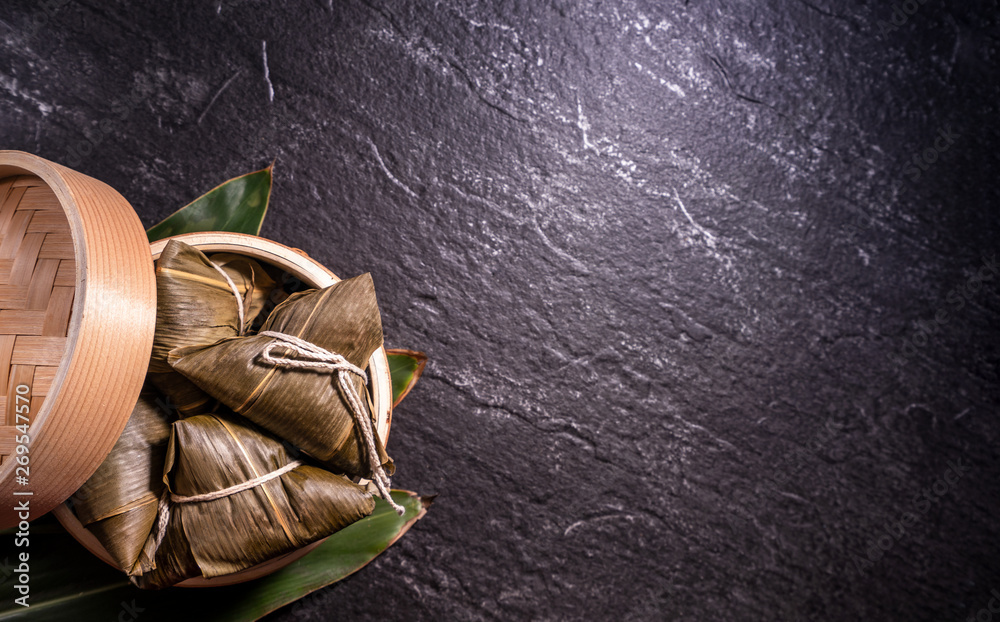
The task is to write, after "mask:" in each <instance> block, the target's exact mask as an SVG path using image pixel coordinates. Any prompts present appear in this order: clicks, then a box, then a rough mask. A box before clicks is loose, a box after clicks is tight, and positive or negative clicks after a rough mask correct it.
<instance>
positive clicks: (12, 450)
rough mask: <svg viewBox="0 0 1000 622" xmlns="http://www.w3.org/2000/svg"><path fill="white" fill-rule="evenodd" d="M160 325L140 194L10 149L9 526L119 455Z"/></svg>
mask: <svg viewBox="0 0 1000 622" xmlns="http://www.w3.org/2000/svg"><path fill="white" fill-rule="evenodd" d="M155 321H156V285H155V280H154V273H153V262H152V258H151V257H150V253H149V244H148V242H147V240H146V236H145V233H144V231H143V227H142V223H140V222H139V218H138V217H137V216H136V214H135V211H134V210H133V209H132V207H131V206H130V205H129V204H128V201H126V200H125V199H124V198H122V196H121V195H120V194H118V193H117V192H115V191H114V190H113V189H111V188H110V187H108V186H107V185H105V184H103V183H101V182H99V181H97V180H95V179H91V178H90V177H87V176H86V175H82V174H80V173H77V172H76V171H73V170H70V169H68V168H65V167H63V166H60V165H58V164H54V163H52V162H49V161H47V160H44V159H42V158H39V157H37V156H33V155H31V154H28V153H23V152H19V151H0V405H2V411H0V499H2V503H0V528H6V527H10V526H13V525H16V524H18V522H19V521H20V520H22V519H24V515H23V513H22V515H21V516H20V517H19V515H18V514H19V512H17V511H15V506H16V505H17V504H20V503H22V502H23V501H27V502H28V506H29V508H30V510H29V512H28V513H27V514H28V515H29V517H30V519H35V518H38V517H39V516H42V515H43V514H45V513H46V512H48V511H49V510H51V509H52V508H54V507H55V506H56V505H58V504H59V503H61V502H62V501H63V500H65V499H66V498H68V497H69V496H70V495H71V494H73V492H75V491H76V490H77V489H78V488H79V487H80V485H81V484H83V482H85V481H86V480H87V478H88V477H90V475H91V474H92V473H93V472H94V471H95V470H96V469H97V467H98V466H99V465H100V464H101V462H102V461H103V460H104V458H105V457H106V456H107V455H108V452H110V451H111V447H112V446H113V445H114V443H115V441H116V440H117V438H118V436H119V435H120V434H121V432H122V429H124V427H125V423H126V422H127V421H128V417H129V414H130V413H131V412H132V407H133V406H134V405H135V401H136V398H137V397H138V395H139V390H140V388H141V387H142V382H143V378H144V376H145V372H146V366H147V363H148V360H149V354H150V351H151V349H152V340H153V328H154V323H155ZM25 423H27V424H28V426H27V428H25V427H23V426H24V424H25ZM19 425H21V426H22V427H20V428H19V427H18V426H19ZM25 432H27V434H25ZM24 436H27V437H28V438H29V439H30V442H28V443H24V442H23V441H25V440H27V439H25V438H24Z"/></svg>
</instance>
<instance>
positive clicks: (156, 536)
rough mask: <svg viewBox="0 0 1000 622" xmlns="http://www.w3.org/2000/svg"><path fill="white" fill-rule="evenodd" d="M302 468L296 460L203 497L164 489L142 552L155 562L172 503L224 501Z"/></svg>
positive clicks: (164, 534)
mask: <svg viewBox="0 0 1000 622" xmlns="http://www.w3.org/2000/svg"><path fill="white" fill-rule="evenodd" d="M300 466H302V462H301V461H299V460H295V461H292V462H289V463H288V464H286V465H285V466H283V467H281V468H280V469H278V470H276V471H271V472H270V473H265V474H264V475H261V476H259V477H255V478H253V479H249V480H247V481H245V482H243V483H240V484H236V485H235V486H230V487H229V488H223V489H222V490H215V491H212V492H206V493H204V494H201V495H192V496H190V497H186V496H184V495H177V494H174V493H172V492H170V489H169V488H164V489H163V494H162V495H160V504H159V507H158V509H157V511H156V531H153V532H150V534H149V537H148V538H147V539H146V544H145V545H144V546H143V548H142V552H143V553H144V554H145V555H146V558H147V559H149V560H150V561H153V559H154V557H153V556H154V555H156V551H157V549H159V548H160V544H161V543H162V542H163V538H164V536H166V535H167V525H168V523H169V522H170V507H171V505H170V504H171V503H200V502H202V501H215V500H216V499H222V498H224V497H228V496H230V495H235V494H236V493H238V492H243V491H244V490H250V489H251V488H256V487H257V486H260V485H261V484H264V483H266V482H269V481H271V480H272V479H275V478H278V477H281V476H282V475H284V474H285V473H288V472H289V471H291V470H293V469H295V468H297V467H300ZM289 535H290V534H289Z"/></svg>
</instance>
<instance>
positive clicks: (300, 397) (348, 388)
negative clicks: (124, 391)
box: [169, 274, 392, 478]
mask: <svg viewBox="0 0 1000 622" xmlns="http://www.w3.org/2000/svg"><path fill="white" fill-rule="evenodd" d="M292 341H297V342H299V343H303V342H304V343H306V344H307V349H306V350H303V349H302V348H300V347H298V346H295V345H294V344H292V343H291V342H292ZM381 345H382V321H381V318H380V316H379V310H378V303H377V301H376V298H375V287H374V284H373V283H372V279H371V275H369V274H363V275H361V276H358V277H355V278H352V279H348V280H344V281H340V282H338V283H335V284H333V285H331V286H329V287H327V288H325V289H321V290H308V291H304V292H299V293H296V294H293V295H292V296H290V297H289V298H288V299H287V300H285V301H284V302H282V303H281V304H280V305H278V306H277V307H275V309H274V311H272V312H271V314H270V316H268V318H267V321H266V322H264V326H263V327H262V329H261V333H260V334H257V335H253V336H250V337H241V338H230V339H225V340H223V341H220V342H218V343H216V344H214V345H208V346H206V345H201V346H192V347H186V348H178V349H176V350H173V351H172V352H171V353H170V355H169V362H170V365H171V366H172V367H173V368H174V369H175V370H177V371H179V372H180V373H182V374H184V375H185V376H186V377H188V378H189V379H190V380H191V381H192V382H194V383H195V384H196V385H198V386H199V387H201V389H203V390H204V391H205V392H206V393H208V394H209V395H211V396H212V397H214V398H216V399H218V400H219V401H221V402H222V403H223V404H225V405H226V406H228V407H229V408H231V409H232V410H233V411H234V412H236V413H238V414H240V415H242V416H244V417H246V418H248V419H250V420H251V421H253V422H254V423H256V424H258V425H260V426H261V427H263V428H265V429H267V430H269V431H270V432H272V433H274V434H276V435H278V436H280V437H282V438H284V439H287V440H288V441H289V442H291V443H292V444H293V445H295V446H296V447H299V448H300V449H302V450H303V451H305V452H306V453H308V454H309V455H311V456H312V457H314V458H316V459H317V460H319V461H320V462H322V463H323V464H324V465H325V466H328V467H329V468H331V469H332V470H335V471H337V472H341V473H345V474H347V475H348V476H351V477H366V478H372V477H373V476H376V475H378V472H379V471H381V470H383V469H384V470H385V471H388V472H389V473H391V472H392V461H391V460H390V459H389V457H388V455H386V453H385V448H384V447H383V443H382V441H381V439H379V437H378V434H377V432H376V431H374V430H373V426H372V419H371V417H372V415H371V408H370V406H369V402H368V399H361V396H365V397H366V398H367V386H366V381H365V377H364V372H363V371H362V370H363V369H364V368H365V367H366V366H367V363H368V358H369V357H370V356H371V355H372V353H373V352H375V350H376V349H378V348H379V347H380V346H381ZM309 347H313V349H314V350H316V351H317V352H319V353H320V355H319V358H317V357H316V355H314V354H311V353H310V352H309V351H308V348H309ZM331 357H332V358H331ZM338 357H342V358H338ZM338 360H339V361H342V363H346V364H347V365H342V364H340V363H335V362H331V361H338ZM324 372H325V373H324ZM331 372H333V373H331ZM341 372H346V373H347V375H349V379H345V377H344V376H345V374H344V373H341ZM366 428H368V429H369V430H371V433H368V432H366ZM369 440H370V441H371V442H370V443H369ZM373 454H374V455H373ZM383 477H384V474H383Z"/></svg>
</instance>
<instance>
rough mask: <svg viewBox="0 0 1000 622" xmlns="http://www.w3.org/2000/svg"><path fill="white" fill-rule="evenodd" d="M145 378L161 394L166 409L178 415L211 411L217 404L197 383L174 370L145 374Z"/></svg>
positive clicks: (192, 414) (183, 415)
mask: <svg viewBox="0 0 1000 622" xmlns="http://www.w3.org/2000/svg"><path fill="white" fill-rule="evenodd" d="M146 380H148V381H149V383H150V384H152V385H153V386H154V387H156V388H157V389H158V390H159V391H160V393H162V394H163V396H164V404H165V406H166V407H167V409H171V410H173V411H175V412H176V413H177V415H178V416H179V417H192V416H194V415H202V414H205V413H208V412H211V411H212V410H213V409H214V408H215V406H216V405H217V404H218V401H217V400H215V399H213V398H212V396H210V395H209V394H208V393H205V392H204V391H202V390H201V389H199V388H198V385H196V384H194V383H193V382H191V381H190V380H188V379H187V378H185V377H184V376H183V375H181V374H179V373H177V372H175V371H171V372H166V373H162V374H161V373H150V374H147V375H146Z"/></svg>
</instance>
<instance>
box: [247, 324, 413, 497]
mask: <svg viewBox="0 0 1000 622" xmlns="http://www.w3.org/2000/svg"><path fill="white" fill-rule="evenodd" d="M259 335H260V336H262V337H271V338H273V339H274V341H272V342H271V343H269V344H268V345H267V346H266V347H265V348H264V351H263V352H262V354H261V356H262V357H263V359H264V361H265V362H267V363H270V364H272V365H277V366H281V367H292V368H296V369H316V370H320V371H329V372H333V373H334V374H336V376H337V383H338V385H339V387H340V390H341V392H343V394H344V398H345V399H346V400H347V403H348V405H349V406H350V408H349V410H350V411H351V415H353V416H354V422H355V423H356V424H357V426H358V428H359V429H360V431H361V436H362V437H363V438H364V440H365V449H367V453H368V464H369V467H370V468H371V471H372V482H374V483H375V488H377V489H378V492H379V495H380V496H381V497H382V498H383V499H385V500H386V501H387V502H388V503H389V505H391V506H392V509H394V510H396V513H397V514H399V515H400V516H402V515H403V514H404V513H405V512H406V510H405V509H404V508H403V506H401V505H399V504H398V503H396V502H395V501H393V500H392V495H391V494H390V491H389V476H388V475H386V473H385V469H383V468H382V463H381V462H380V461H379V457H378V449H376V448H375V431H374V429H373V428H372V420H371V417H369V416H368V413H367V412H365V407H364V405H363V404H362V402H361V396H360V395H358V391H357V389H355V388H354V384H353V383H352V382H351V375H352V374H353V375H355V376H358V377H360V378H361V379H362V380H364V381H365V382H368V375H367V374H366V373H365V372H364V370H363V369H361V368H360V367H358V366H356V365H353V364H351V362H350V361H348V360H347V359H346V358H344V357H343V356H341V355H340V354H337V353H336V352H330V351H329V350H325V349H323V348H321V347H319V346H318V345H316V344H314V343H310V342H308V341H306V340H304V339H299V338H298V337H295V336H292V335H286V334H285V333H279V332H277V331H273V330H266V331H262V332H261V333H259ZM277 348H287V349H289V350H292V351H294V352H295V353H297V354H298V355H299V357H300V358H289V357H287V356H276V355H274V354H273V351H274V350H275V349H277Z"/></svg>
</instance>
